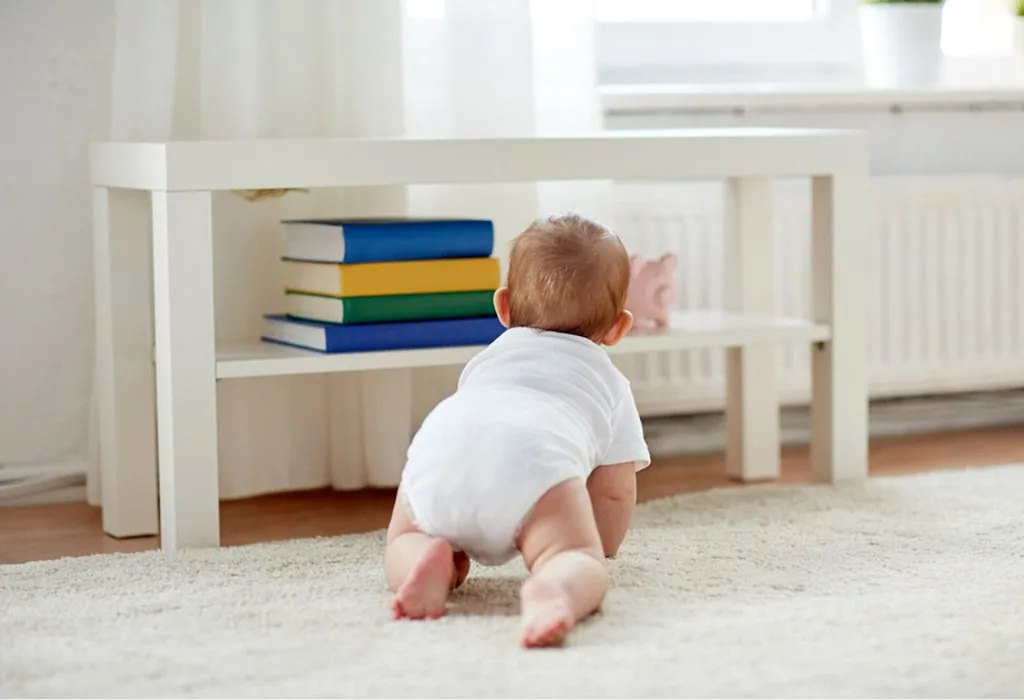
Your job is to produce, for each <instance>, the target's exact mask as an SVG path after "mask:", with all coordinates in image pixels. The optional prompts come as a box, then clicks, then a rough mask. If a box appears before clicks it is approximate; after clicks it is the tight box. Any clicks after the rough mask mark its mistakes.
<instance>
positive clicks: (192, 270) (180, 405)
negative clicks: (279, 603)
mask: <svg viewBox="0 0 1024 700" xmlns="http://www.w3.org/2000/svg"><path fill="white" fill-rule="evenodd" d="M152 197H153V282H154V286H153V289H154V311H155V314H154V317H155V322H156V323H155V336H156V389H157V437H158V445H159V474H160V534H161V545H162V547H163V549H165V550H175V549H181V548H187V547H209V546H217V545H219V544H220V513H219V501H220V498H219V488H218V474H217V386H216V357H215V346H214V315H213V310H214V306H213V231H212V202H211V196H210V193H209V192H154V193H153V195H152Z"/></svg>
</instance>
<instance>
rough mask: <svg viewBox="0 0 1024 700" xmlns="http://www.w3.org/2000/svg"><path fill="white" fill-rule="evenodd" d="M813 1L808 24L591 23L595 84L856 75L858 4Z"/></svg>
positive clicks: (854, 1)
mask: <svg viewBox="0 0 1024 700" xmlns="http://www.w3.org/2000/svg"><path fill="white" fill-rule="evenodd" d="M623 1H625V2H628V0H623ZM817 1H818V3H819V5H820V6H819V8H818V10H817V13H816V14H817V16H816V17H815V19H813V20H808V21H805V22H798V21H792V22H694V21H679V20H675V21H664V22H647V21H602V20H600V19H596V18H595V29H594V31H595V42H596V46H597V68H598V73H599V76H600V78H599V81H600V82H601V83H606V84H607V83H634V82H635V83H645V82H722V81H726V82H729V81H732V82H735V81H744V80H750V81H756V82H765V81H772V80H790V79H797V80H799V79H800V77H801V75H805V76H808V77H810V76H819V79H820V76H827V75H829V74H844V75H845V74H849V73H853V72H854V71H856V70H857V69H858V67H859V63H860V34H859V29H858V24H857V11H858V6H859V4H860V0H817Z"/></svg>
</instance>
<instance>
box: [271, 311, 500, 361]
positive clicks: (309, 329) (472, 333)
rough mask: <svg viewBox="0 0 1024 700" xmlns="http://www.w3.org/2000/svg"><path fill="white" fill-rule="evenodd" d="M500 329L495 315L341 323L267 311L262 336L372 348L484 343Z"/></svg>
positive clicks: (324, 346)
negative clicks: (393, 321) (268, 313)
mask: <svg viewBox="0 0 1024 700" xmlns="http://www.w3.org/2000/svg"><path fill="white" fill-rule="evenodd" d="M504 330H505V328H504V326H502V325H501V322H500V321H499V320H498V318H497V316H481V317H478V318H446V319H436V320H431V321H403V322H396V323H363V324H358V325H343V324H340V323H322V322H318V321H307V320H304V319H298V318H292V317H290V316H284V315H278V314H271V315H268V316H266V317H265V318H264V330H263V340H265V341H267V342H270V343H278V344H281V345H291V346H293V347H297V348H303V349H305V350H315V351H317V352H322V353H343V352H373V351H377V350H414V349H424V348H449V347H459V346H466V345H488V344H489V343H491V342H492V341H494V340H495V339H496V338H497V337H498V336H499V335H501V334H502V332H503V331H504Z"/></svg>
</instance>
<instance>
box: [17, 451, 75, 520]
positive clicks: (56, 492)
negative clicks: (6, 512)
mask: <svg viewBox="0 0 1024 700" xmlns="http://www.w3.org/2000/svg"><path fill="white" fill-rule="evenodd" d="M86 469H87V464H86V462H85V461H84V460H81V461H77V460H76V461H70V462H54V463H45V464H2V465H0V486H2V485H5V484H18V483H24V482H25V481H27V480H33V479H39V478H46V477H66V476H69V475H75V476H79V477H80V478H81V481H82V483H76V484H73V485H63V486H59V487H57V488H51V489H47V490H45V491H41V492H37V493H31V494H26V495H24V496H19V497H16V498H2V499H0V508H4V507H11V506H28V505H45V504H50V503H69V502H81V501H85V500H86V487H85V483H84V480H85V474H86Z"/></svg>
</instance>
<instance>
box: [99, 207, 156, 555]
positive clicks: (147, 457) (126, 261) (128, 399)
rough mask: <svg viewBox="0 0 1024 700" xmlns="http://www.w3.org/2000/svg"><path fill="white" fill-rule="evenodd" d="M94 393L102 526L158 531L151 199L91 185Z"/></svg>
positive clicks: (117, 531)
mask: <svg viewBox="0 0 1024 700" xmlns="http://www.w3.org/2000/svg"><path fill="white" fill-rule="evenodd" d="M92 203H93V262H94V285H95V287H94V288H95V313H96V358H95V363H96V364H95V383H96V387H95V391H96V418H97V438H98V444H99V465H100V466H99V472H100V503H101V506H102V512H103V531H104V532H105V533H106V534H108V535H110V536H111V537H141V536H146V535H155V534H157V531H158V524H157V523H158V510H157V480H156V429H155V420H156V417H155V411H156V408H155V405H154V401H155V394H154V387H153V382H154V376H153V306H152V296H151V294H150V291H151V290H152V268H151V267H150V263H151V260H152V252H151V240H150V236H149V216H150V204H149V200H148V197H145V195H143V194H142V193H138V192H127V191H123V190H110V189H107V188H106V187H95V188H93V195H92Z"/></svg>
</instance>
